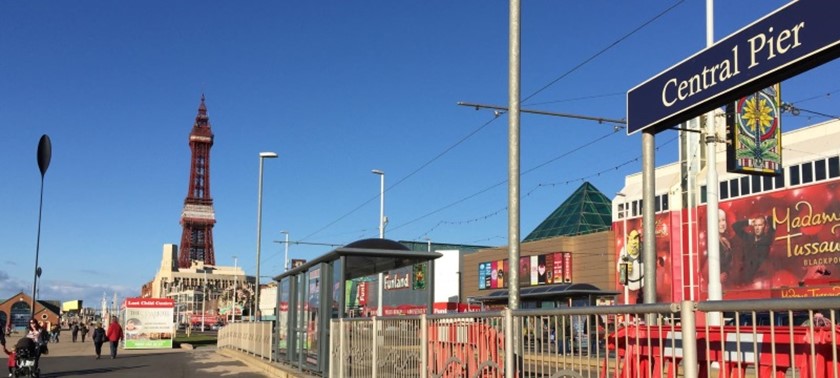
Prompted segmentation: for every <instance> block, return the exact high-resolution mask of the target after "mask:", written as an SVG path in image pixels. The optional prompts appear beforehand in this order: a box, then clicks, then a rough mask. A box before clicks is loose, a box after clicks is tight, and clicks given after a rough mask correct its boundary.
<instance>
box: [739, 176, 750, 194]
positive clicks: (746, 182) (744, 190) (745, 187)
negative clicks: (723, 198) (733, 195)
mask: <svg viewBox="0 0 840 378" xmlns="http://www.w3.org/2000/svg"><path fill="white" fill-rule="evenodd" d="M748 194H750V176H744V177H741V195H742V196H745V195H748Z"/></svg>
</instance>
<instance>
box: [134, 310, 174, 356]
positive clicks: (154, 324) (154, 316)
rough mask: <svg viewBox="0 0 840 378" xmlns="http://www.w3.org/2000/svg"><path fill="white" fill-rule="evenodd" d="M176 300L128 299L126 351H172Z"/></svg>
mask: <svg viewBox="0 0 840 378" xmlns="http://www.w3.org/2000/svg"><path fill="white" fill-rule="evenodd" d="M174 315H175V300H173V299H171V298H126V300H125V317H124V319H123V332H124V335H125V345H124V347H125V349H171V348H172V336H173V335H172V329H173V324H172V319H174Z"/></svg>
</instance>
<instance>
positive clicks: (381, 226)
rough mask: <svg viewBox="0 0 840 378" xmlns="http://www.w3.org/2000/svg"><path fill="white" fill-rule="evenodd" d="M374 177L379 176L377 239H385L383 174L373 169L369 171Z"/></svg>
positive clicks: (386, 220)
mask: <svg viewBox="0 0 840 378" xmlns="http://www.w3.org/2000/svg"><path fill="white" fill-rule="evenodd" d="M370 172H371V173H373V174H375V175H379V238H380V239H384V238H385V223H388V219H387V218H385V172H383V171H381V170H379V169H374V170H372V171H370Z"/></svg>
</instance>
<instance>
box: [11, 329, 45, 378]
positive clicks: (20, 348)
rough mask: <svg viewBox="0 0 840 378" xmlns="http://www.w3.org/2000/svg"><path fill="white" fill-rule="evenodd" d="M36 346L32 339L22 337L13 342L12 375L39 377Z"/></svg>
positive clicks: (39, 370)
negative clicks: (13, 366)
mask: <svg viewBox="0 0 840 378" xmlns="http://www.w3.org/2000/svg"><path fill="white" fill-rule="evenodd" d="M38 357H40V356H39V353H38V347H37V345H36V344H35V342H34V341H32V339H30V338H27V337H24V338H22V339H20V340H19V341H18V342H17V344H15V369H14V371H13V372H12V374H13V375H12V376H14V377H40V376H41V369H39V368H38Z"/></svg>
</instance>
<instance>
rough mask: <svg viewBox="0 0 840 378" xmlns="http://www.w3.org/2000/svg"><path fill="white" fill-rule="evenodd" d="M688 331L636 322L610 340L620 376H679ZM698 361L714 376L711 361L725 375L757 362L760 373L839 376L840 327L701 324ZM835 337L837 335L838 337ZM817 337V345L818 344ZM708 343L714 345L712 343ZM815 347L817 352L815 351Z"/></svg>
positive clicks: (743, 372)
mask: <svg viewBox="0 0 840 378" xmlns="http://www.w3.org/2000/svg"><path fill="white" fill-rule="evenodd" d="M681 332H682V330H681V327H679V326H675V327H671V326H667V327H665V326H663V327H658V326H645V325H631V326H627V327H623V328H621V329H619V330H617V331H616V332H615V333H613V334H612V335H610V336H609V337H608V338H607V348H608V349H609V350H614V351H616V357H617V359H618V364H617V365H616V367H615V370H616V372H615V373H616V375H618V376H619V377H662V376H663V372H664V371H667V373H666V374H667V376H668V377H669V378H672V377H675V376H676V374H675V370H676V369H675V367H676V366H677V365H679V364H680V362H681V361H682V333H681ZM696 334H697V362H698V364H699V366H698V368H699V369H698V371H699V376H700V377H708V376H709V374H710V372H709V371H708V365H709V362H716V363H717V364H718V366H720V373H719V376H720V377H722V378H732V377H738V378H741V377H744V376H745V375H746V369H747V367H749V366H756V365H757V366H756V370H757V373H758V374H757V376H758V377H780V378H781V377H784V376H785V374H786V373H787V371H788V370H789V369H791V368H797V369H799V376H800V377H803V378H812V377H833V376H834V374H835V369H836V371H837V373H838V374H840V364H836V363H835V362H834V356H835V354H834V353H837V354H836V355H837V356H840V349H838V346H836V345H833V341H834V340H837V341H840V332H838V328H834V327H822V328H814V330H813V331H811V328H810V327H792V328H791V327H787V326H783V327H776V329H775V331H774V330H773V329H772V327H770V326H756V327H755V333H753V327H752V326H743V327H740V328H737V329H736V327H735V326H723V327H720V326H716V327H709V328H708V332H707V329H706V327H698V328H697V329H696ZM832 337H833V339H832ZM812 340H813V346H812ZM707 344H708V345H707ZM812 349H813V350H812ZM608 360H609V357H608V356H606V357H605V359H604V363H603V367H602V370H601V373H602V376H607V373H608V369H609V368H608V366H607V361H608Z"/></svg>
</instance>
